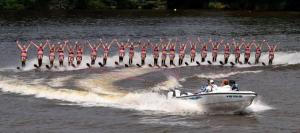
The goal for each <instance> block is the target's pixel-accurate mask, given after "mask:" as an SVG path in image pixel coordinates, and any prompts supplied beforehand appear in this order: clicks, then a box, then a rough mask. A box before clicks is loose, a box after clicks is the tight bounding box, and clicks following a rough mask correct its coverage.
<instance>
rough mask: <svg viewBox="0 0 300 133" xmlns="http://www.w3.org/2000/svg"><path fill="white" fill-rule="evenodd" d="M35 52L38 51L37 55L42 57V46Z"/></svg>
mask: <svg viewBox="0 0 300 133" xmlns="http://www.w3.org/2000/svg"><path fill="white" fill-rule="evenodd" d="M37 51H38V55H43V53H44V49H43V47H42V46H38V49H37Z"/></svg>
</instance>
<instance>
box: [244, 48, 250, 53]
mask: <svg viewBox="0 0 300 133" xmlns="http://www.w3.org/2000/svg"><path fill="white" fill-rule="evenodd" d="M245 54H250V47H249V46H247V47H246V49H245Z"/></svg>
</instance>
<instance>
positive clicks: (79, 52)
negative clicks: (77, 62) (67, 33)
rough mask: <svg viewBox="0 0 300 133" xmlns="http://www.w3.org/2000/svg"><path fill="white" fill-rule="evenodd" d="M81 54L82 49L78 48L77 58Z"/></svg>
mask: <svg viewBox="0 0 300 133" xmlns="http://www.w3.org/2000/svg"><path fill="white" fill-rule="evenodd" d="M82 54H83V52H82V48H78V49H77V56H78V57H81V56H82Z"/></svg>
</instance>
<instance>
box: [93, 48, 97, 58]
mask: <svg viewBox="0 0 300 133" xmlns="http://www.w3.org/2000/svg"><path fill="white" fill-rule="evenodd" d="M92 55H93V56H96V55H97V48H95V47H93V48H92Z"/></svg>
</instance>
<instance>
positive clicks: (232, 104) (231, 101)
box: [168, 90, 257, 112]
mask: <svg viewBox="0 0 300 133" xmlns="http://www.w3.org/2000/svg"><path fill="white" fill-rule="evenodd" d="M256 96H257V94H256V93H255V92H253V91H238V90H230V91H216V92H205V91H204V92H199V93H189V92H181V91H180V90H172V91H169V92H168V98H178V99H183V100H196V102H197V103H198V104H199V106H203V107H204V109H206V111H207V112H240V111H243V110H245V108H247V107H248V106H250V105H251V103H252V101H253V100H254V98H255V97H256Z"/></svg>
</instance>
